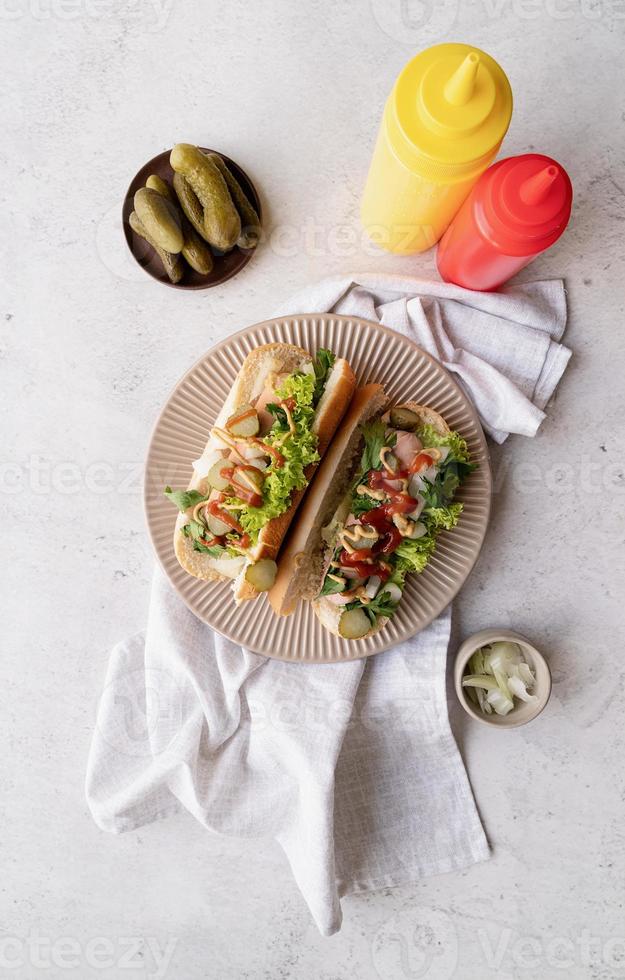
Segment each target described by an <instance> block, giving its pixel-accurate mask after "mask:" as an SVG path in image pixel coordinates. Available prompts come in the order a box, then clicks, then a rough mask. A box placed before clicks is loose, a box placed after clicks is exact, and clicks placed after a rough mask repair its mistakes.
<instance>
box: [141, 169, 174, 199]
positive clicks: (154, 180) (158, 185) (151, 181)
mask: <svg viewBox="0 0 625 980" xmlns="http://www.w3.org/2000/svg"><path fill="white" fill-rule="evenodd" d="M145 186H146V187H148V188H149V189H150V190H151V191H156V193H157V194H161V195H162V196H163V197H166V198H167V200H168V201H171V202H172V203H173V204H175V203H176V199H175V197H174V192H173V191H172V189H171V187H170V186H169V184H168V183H167V181H166V180H163V178H162V177H159V175H158V174H150V176H149V177H148V179H147V180H146V182H145Z"/></svg>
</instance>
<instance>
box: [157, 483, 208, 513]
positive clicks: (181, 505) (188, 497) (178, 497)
mask: <svg viewBox="0 0 625 980" xmlns="http://www.w3.org/2000/svg"><path fill="white" fill-rule="evenodd" d="M163 493H164V494H165V496H166V497H168V498H169V500H171V502H172V504H175V505H176V507H177V508H178V510H179V511H180V513H181V514H184V512H185V510H188V509H189V507H195V505H196V504H199V503H200V501H201V500H208V497H206V496H204V494H203V493H199V492H198V491H197V490H172V488H171V487H165V489H164V490H163Z"/></svg>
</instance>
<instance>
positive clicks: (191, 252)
mask: <svg viewBox="0 0 625 980" xmlns="http://www.w3.org/2000/svg"><path fill="white" fill-rule="evenodd" d="M151 179H152V178H148V180H151ZM183 179H184V178H183ZM157 181H160V184H162V186H163V190H162V191H159V190H158V189H157ZM146 186H147V185H146ZM152 187H153V189H154V190H156V191H157V193H159V194H161V193H162V194H168V195H169V194H171V193H172V191H171V188H170V187H169V184H166V183H165V181H164V180H161V178H160V177H157V178H156V180H155V181H153V184H152ZM174 207H175V205H174ZM176 210H178V209H177V208H176ZM178 217H179V219H180V226H181V228H182V237H183V242H182V250H181V251H182V257H183V258H184V259H186V260H187V262H188V263H189V265H190V266H191V268H192V269H195V271H196V272H199V273H200V275H203V276H207V275H208V273H209V272H210V271H211V270H212V268H213V256H212V253H211V250H210V248H209V247H208V245H207V244H206V242H205V241H204V239H203V238H200V236H199V235H198V233H197V232H196V230H195V228H194V227H193V225H192V224H191V222H190V221H189V220H188V218H187V216H186V215H185V214H182V213H180V212H178Z"/></svg>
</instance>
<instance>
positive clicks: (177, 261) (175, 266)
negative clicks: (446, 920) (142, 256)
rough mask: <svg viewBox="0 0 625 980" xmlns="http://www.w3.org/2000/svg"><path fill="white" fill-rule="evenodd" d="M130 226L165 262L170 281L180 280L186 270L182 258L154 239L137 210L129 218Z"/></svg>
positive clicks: (164, 265)
mask: <svg viewBox="0 0 625 980" xmlns="http://www.w3.org/2000/svg"><path fill="white" fill-rule="evenodd" d="M129 223H130V227H131V228H132V230H133V231H134V233H135V235H138V236H139V237H140V238H143V239H144V241H146V242H147V243H148V245H151V246H152V248H153V249H154V251H155V252H156V254H157V255H158V257H159V259H160V260H161V262H162V263H163V268H164V269H165V272H166V273H167V276H168V278H169V280H170V282H173V283H176V282H180V280H181V279H182V275H183V272H184V267H183V264H182V259H181V258H180V255H178V254H174V253H172V252H168V251H167V250H166V249H164V248H161V247H160V245H157V243H156V242H155V241H154V239H153V238H152V236H151V235H150V234H149V233H148V231H147V229H146V228H145V227H144V226H143V224H142V222H141V220H140V219H139V217H138V215H137V212H136V211H133V212H132V214H131V215H130V218H129Z"/></svg>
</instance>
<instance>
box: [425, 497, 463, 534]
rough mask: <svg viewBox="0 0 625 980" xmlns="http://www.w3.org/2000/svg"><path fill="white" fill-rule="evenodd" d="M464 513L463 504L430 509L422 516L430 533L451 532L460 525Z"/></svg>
mask: <svg viewBox="0 0 625 980" xmlns="http://www.w3.org/2000/svg"><path fill="white" fill-rule="evenodd" d="M461 513H462V504H460V503H458V504H449V505H448V506H446V507H428V509H427V510H424V511H423V513H422V515H421V520H422V521H423V522H424V523H425V525H426V527H427V528H428V530H429V531H431V532H434V533H436V532H437V531H451V530H452V528H454V527H455V526H456V524H457V523H458V519H459V517H460V515H461Z"/></svg>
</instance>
